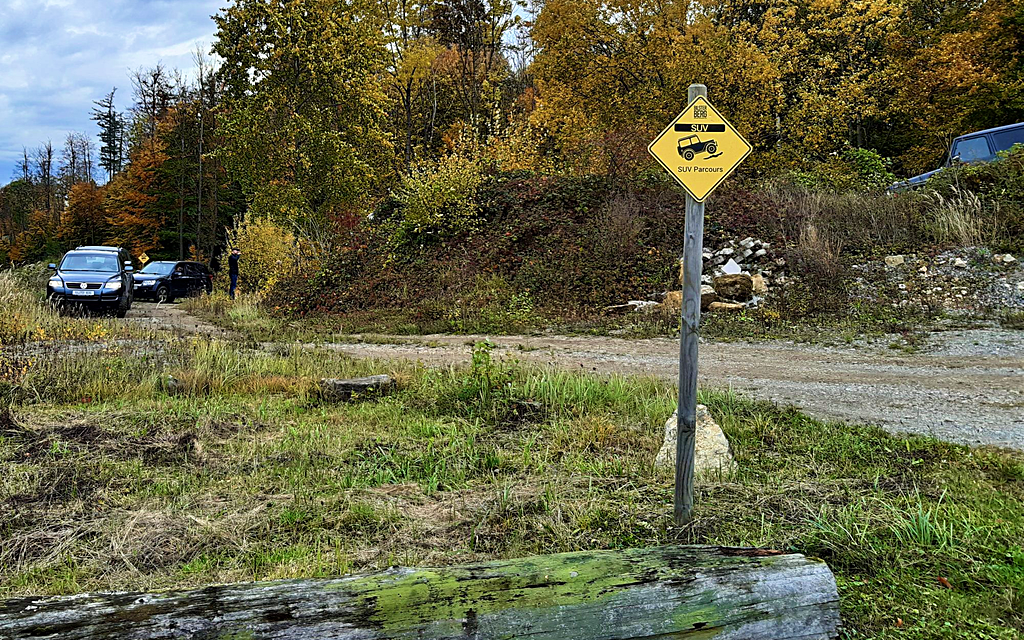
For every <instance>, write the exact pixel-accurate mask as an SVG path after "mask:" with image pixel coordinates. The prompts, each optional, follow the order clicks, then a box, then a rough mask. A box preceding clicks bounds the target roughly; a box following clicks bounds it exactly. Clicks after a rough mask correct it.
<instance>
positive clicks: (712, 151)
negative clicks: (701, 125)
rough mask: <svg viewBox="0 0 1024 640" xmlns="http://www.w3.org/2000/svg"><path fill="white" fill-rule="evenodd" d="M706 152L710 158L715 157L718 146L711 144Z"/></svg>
mask: <svg viewBox="0 0 1024 640" xmlns="http://www.w3.org/2000/svg"><path fill="white" fill-rule="evenodd" d="M704 150H705V151H707V152H708V155H709V156H713V155H715V152H716V151H718V145H717V144H714V143H712V144H709V145H708V146H707V147H706V148H705V149H704Z"/></svg>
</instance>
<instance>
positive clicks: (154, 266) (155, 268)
mask: <svg viewBox="0 0 1024 640" xmlns="http://www.w3.org/2000/svg"><path fill="white" fill-rule="evenodd" d="M173 268H174V263H173V262H150V263H149V264H147V265H146V266H144V267H142V271H139V273H148V274H151V275H156V276H165V275H167V274H168V273H170V272H171V269H173Z"/></svg>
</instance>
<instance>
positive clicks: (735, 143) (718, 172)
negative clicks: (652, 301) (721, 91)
mask: <svg viewBox="0 0 1024 640" xmlns="http://www.w3.org/2000/svg"><path fill="white" fill-rule="evenodd" d="M707 95H708V89H707V87H705V86H704V85H702V84H691V85H690V88H689V91H688V96H687V98H688V100H689V104H687V106H686V109H684V110H683V112H682V113H680V114H679V115H678V116H676V118H675V119H674V120H673V121H672V122H671V123H669V125H668V126H667V127H665V129H664V131H662V132H661V133H660V134H659V135H658V137H657V138H655V139H654V141H653V142H651V144H650V145H649V146H648V147H647V149H648V151H650V153H651V155H653V156H654V157H655V159H657V161H658V162H659V163H660V164H661V166H662V167H664V168H665V170H666V171H668V173H669V175H671V176H672V177H673V178H675V179H676V181H677V182H678V183H679V184H680V185H682V187H683V188H684V189H686V229H685V232H686V237H685V240H684V242H683V278H682V280H683V282H682V289H683V304H682V319H681V324H680V331H679V333H680V337H679V404H678V405H677V413H676V419H677V421H678V422H677V424H678V429H677V430H676V432H677V437H676V489H675V521H676V524H679V525H682V524H686V523H687V522H689V521H690V518H691V517H692V514H693V458H694V445H695V438H696V431H697V336H698V335H699V333H698V327H699V325H700V276H701V267H702V259H703V252H704V200H705V199H706V198H707V197H708V195H710V194H711V192H712V191H714V190H715V188H716V187H718V185H720V184H722V182H724V181H725V179H726V178H727V177H728V176H729V174H731V173H732V171H733V170H734V169H735V168H736V167H737V166H738V165H739V163H740V162H742V161H743V160H744V159H745V158H746V157H747V156H748V155H750V150H751V148H750V144H748V143H747V141H746V140H744V139H743V136H741V135H740V134H739V132H737V131H736V129H735V128H733V126H732V125H731V124H729V122H728V121H727V120H726V119H725V118H724V117H723V116H722V114H720V113H719V112H718V110H717V109H715V108H714V107H713V106H712V105H711V103H710V102H708V99H707Z"/></svg>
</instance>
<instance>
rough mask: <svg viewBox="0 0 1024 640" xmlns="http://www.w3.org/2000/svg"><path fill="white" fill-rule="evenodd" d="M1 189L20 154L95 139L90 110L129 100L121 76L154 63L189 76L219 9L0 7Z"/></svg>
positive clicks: (152, 2)
mask: <svg viewBox="0 0 1024 640" xmlns="http://www.w3.org/2000/svg"><path fill="white" fill-rule="evenodd" d="M0 3H2V4H3V5H4V8H3V13H4V16H3V19H2V20H0V50H2V53H0V185H2V184H5V183H6V182H7V181H8V180H9V179H10V177H11V176H12V174H13V172H14V170H15V167H16V166H17V160H18V158H20V156H21V150H22V147H23V146H24V147H28V148H30V149H31V148H33V147H35V146H37V145H39V144H40V143H44V142H46V141H47V140H51V141H53V143H54V145H55V146H57V145H59V144H61V143H62V142H63V140H64V138H65V136H66V135H67V133H68V132H69V131H85V132H88V133H89V134H90V135H95V133H96V127H95V124H94V123H93V122H92V121H91V120H90V119H89V112H90V110H91V109H92V107H93V101H94V100H98V99H100V98H102V97H103V96H104V95H106V94H107V93H109V92H110V90H111V88H113V87H117V88H118V90H117V102H118V104H119V106H120V107H121V108H126V107H127V106H128V103H129V102H130V100H131V81H130V79H129V73H130V72H131V70H133V69H138V68H140V67H141V68H147V67H152V66H153V65H155V64H157V63H162V64H163V65H164V66H165V67H167V68H178V69H181V70H183V71H186V72H188V71H191V69H192V67H193V62H192V53H193V51H194V50H195V45H196V44H197V43H198V44H200V45H201V46H202V47H203V49H205V50H208V49H209V45H210V43H212V42H213V34H214V31H215V29H216V27H215V25H214V23H213V20H211V19H210V16H212V15H213V14H214V13H216V12H217V11H218V9H220V7H221V5H223V4H225V3H226V2H225V0H44V1H43V2H38V1H34V2H32V1H26V0H0Z"/></svg>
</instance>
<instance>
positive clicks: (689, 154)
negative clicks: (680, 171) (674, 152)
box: [683, 149, 693, 160]
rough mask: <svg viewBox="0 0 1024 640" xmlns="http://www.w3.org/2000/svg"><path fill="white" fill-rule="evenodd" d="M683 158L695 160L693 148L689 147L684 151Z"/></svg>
mask: <svg viewBox="0 0 1024 640" xmlns="http://www.w3.org/2000/svg"><path fill="white" fill-rule="evenodd" d="M683 158H685V159H686V160H693V149H687V150H686V151H685V152H684V153H683Z"/></svg>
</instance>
